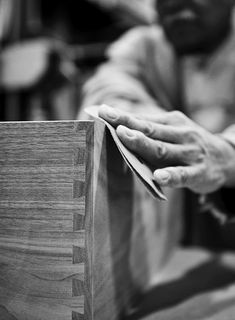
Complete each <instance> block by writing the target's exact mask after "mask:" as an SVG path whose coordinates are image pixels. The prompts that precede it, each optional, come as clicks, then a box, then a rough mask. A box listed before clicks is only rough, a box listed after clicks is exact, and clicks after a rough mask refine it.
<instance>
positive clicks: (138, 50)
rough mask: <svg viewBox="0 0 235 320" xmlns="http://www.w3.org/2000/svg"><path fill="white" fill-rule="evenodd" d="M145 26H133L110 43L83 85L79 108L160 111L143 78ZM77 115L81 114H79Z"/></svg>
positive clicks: (145, 61) (145, 59)
mask: <svg viewBox="0 0 235 320" xmlns="http://www.w3.org/2000/svg"><path fill="white" fill-rule="evenodd" d="M146 41H148V37H146V30H145V27H140V28H135V29H133V30H131V31H129V32H128V33H127V34H125V35H124V36H123V37H121V39H119V40H118V41H117V42H115V43H114V44H112V45H111V46H110V48H109V49H108V51H107V59H108V61H107V62H106V63H105V64H103V65H102V66H101V67H99V69H98V70H97V72H96V73H95V75H94V76H93V77H92V78H91V79H90V80H89V81H88V82H87V83H86V84H85V86H84V88H83V93H82V96H83V103H82V109H84V108H85V107H87V106H91V105H99V104H103V103H105V104H108V105H110V106H113V107H118V108H120V109H122V110H124V111H128V112H133V111H134V112H135V114H136V113H138V112H143V111H144V112H153V113H156V112H157V111H158V110H159V111H162V108H160V106H159V104H158V102H157V101H156V99H154V97H153V96H152V95H151V93H150V92H149V89H148V84H147V83H146V81H145V77H144V72H145V71H144V70H145V64H146V63H147V62H148V63H151V61H147V58H146ZM80 116H81V114H80Z"/></svg>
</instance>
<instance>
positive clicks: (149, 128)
mask: <svg viewBox="0 0 235 320" xmlns="http://www.w3.org/2000/svg"><path fill="white" fill-rule="evenodd" d="M143 133H144V134H145V135H146V136H148V137H151V136H153V133H154V127H153V124H152V123H151V122H144V123H143Z"/></svg>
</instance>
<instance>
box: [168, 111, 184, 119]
mask: <svg viewBox="0 0 235 320" xmlns="http://www.w3.org/2000/svg"><path fill="white" fill-rule="evenodd" d="M171 117H172V118H174V119H176V120H185V119H186V116H185V115H184V114H183V112H181V111H178V110H175V111H172V112H171Z"/></svg>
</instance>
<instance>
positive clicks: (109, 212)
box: [92, 122, 135, 320]
mask: <svg viewBox="0 0 235 320" xmlns="http://www.w3.org/2000/svg"><path fill="white" fill-rule="evenodd" d="M105 130H106V129H105V128H104V126H103V125H102V124H100V123H98V122H97V123H96V135H95V161H94V182H93V183H94V205H95V208H94V218H93V219H94V235H93V237H94V240H93V257H92V259H93V269H92V277H93V299H92V300H93V319H105V320H106V319H107V320H116V319H122V318H123V315H124V314H125V313H127V312H128V309H129V308H130V307H131V299H132V298H133V295H134V293H135V288H134V283H133V281H132V276H131V269H130V263H129V257H130V251H131V234H132V231H131V229H132V219H133V216H132V214H133V188H132V186H133V175H132V173H131V172H130V171H129V169H127V168H126V165H125V164H124V161H123V159H122V157H121V155H120V153H119V151H118V150H117V147H116V145H115V144H114V142H113V140H112V138H111V136H110V133H109V132H106V131H105Z"/></svg>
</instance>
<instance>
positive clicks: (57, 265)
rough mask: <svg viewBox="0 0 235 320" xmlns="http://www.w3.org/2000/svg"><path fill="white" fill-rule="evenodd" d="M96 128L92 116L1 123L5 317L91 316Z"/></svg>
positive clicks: (0, 259) (0, 302)
mask: <svg viewBox="0 0 235 320" xmlns="http://www.w3.org/2000/svg"><path fill="white" fill-rule="evenodd" d="M90 130H91V132H93V131H92V130H93V124H92V123H91V122H86V123H85V122H82V123H76V122H73V121H71V122H40V123H33V122H31V123H29V122H28V123H25V122H24V123H23V122H22V123H1V124H0V308H1V311H2V312H1V314H3V315H4V320H7V319H17V320H29V319H30V320H39V319H40V320H55V319H56V320H57V319H58V320H70V319H84V301H85V297H84V295H85V294H88V291H89V289H90V287H89V286H88V287H86V290H85V289H84V288H85V286H86V285H85V284H84V281H85V269H86V268H87V267H85V264H86V253H85V252H86V249H85V232H86V231H85V220H84V219H85V214H87V216H86V219H88V220H89V219H90V218H91V216H90V214H89V212H87V209H86V201H87V195H86V191H88V189H89V188H90V186H91V185H90V183H87V181H86V174H87V170H88V168H87V166H89V163H87V162H86V157H87V155H90V153H91V152H92V150H90V149H91V146H90V145H89V140H88V139H87V135H88V134H89V131H90ZM86 300H87V299H86Z"/></svg>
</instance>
